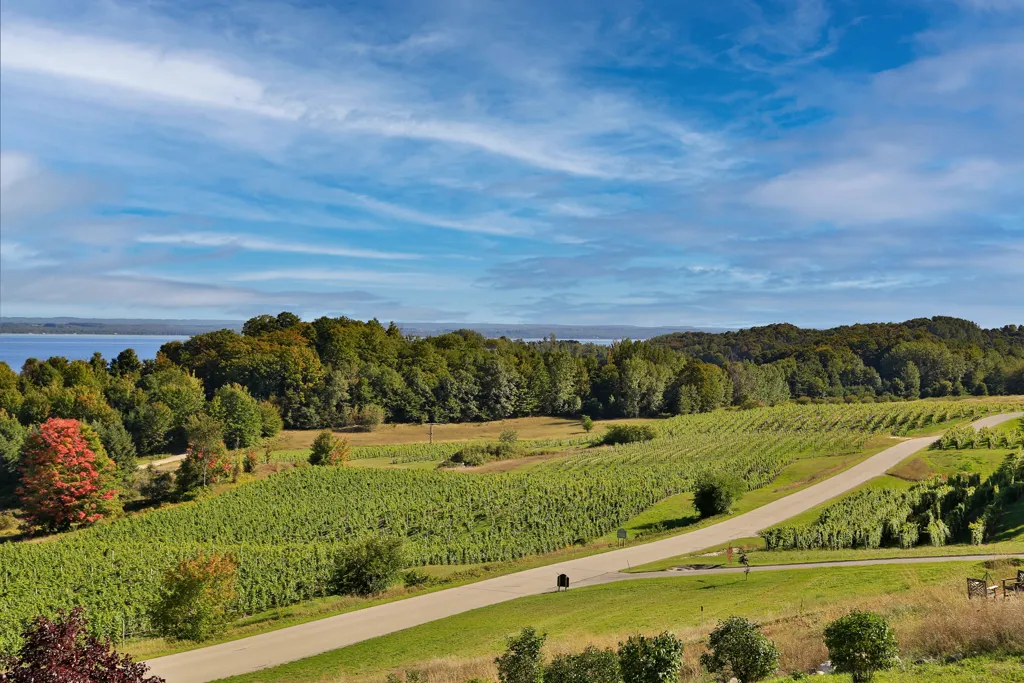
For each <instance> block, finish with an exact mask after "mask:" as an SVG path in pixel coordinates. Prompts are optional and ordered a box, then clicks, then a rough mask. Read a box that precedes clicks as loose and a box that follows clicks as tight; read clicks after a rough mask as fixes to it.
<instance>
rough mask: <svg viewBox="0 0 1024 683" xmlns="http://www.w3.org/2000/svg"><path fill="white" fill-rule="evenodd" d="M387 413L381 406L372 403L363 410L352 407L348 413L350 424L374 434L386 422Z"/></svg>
mask: <svg viewBox="0 0 1024 683" xmlns="http://www.w3.org/2000/svg"><path fill="white" fill-rule="evenodd" d="M386 415H387V414H386V412H385V411H384V409H383V408H381V407H380V406H379V405H376V404H374V403H370V404H368V405H365V406H363V407H362V408H356V407H354V406H353V407H352V409H351V410H349V413H348V423H349V424H350V425H352V426H354V427H358V428H359V429H361V430H362V431H364V432H372V431H373V430H375V429H377V427H379V426H380V425H381V424H383V422H384V418H385V417H386Z"/></svg>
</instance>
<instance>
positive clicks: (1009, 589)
mask: <svg viewBox="0 0 1024 683" xmlns="http://www.w3.org/2000/svg"><path fill="white" fill-rule="evenodd" d="M1021 594H1024V569H1018V570H1017V578H1015V579H1003V597H1004V598H1008V597H1010V596H1011V595H1014V596H1016V595H1021Z"/></svg>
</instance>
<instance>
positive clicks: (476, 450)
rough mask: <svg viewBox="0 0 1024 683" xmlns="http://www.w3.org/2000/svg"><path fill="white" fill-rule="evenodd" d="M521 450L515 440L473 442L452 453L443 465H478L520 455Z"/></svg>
mask: <svg viewBox="0 0 1024 683" xmlns="http://www.w3.org/2000/svg"><path fill="white" fill-rule="evenodd" d="M519 452H520V451H519V446H518V445H516V443H515V442H509V441H499V442H498V443H488V444H480V443H471V444H469V445H467V446H464V447H463V448H461V449H459V450H458V451H456V452H455V453H454V454H452V456H451V457H450V458H448V460H446V461H445V462H443V463H441V466H442V467H446V466H451V465H465V466H466V467H478V466H480V465H483V464H485V463H488V462H491V461H492V460H508V459H509V458H514V457H516V456H517V455H519Z"/></svg>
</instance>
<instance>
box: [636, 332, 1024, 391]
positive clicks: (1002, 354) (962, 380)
mask: <svg viewBox="0 0 1024 683" xmlns="http://www.w3.org/2000/svg"><path fill="white" fill-rule="evenodd" d="M654 342H655V343H657V344H659V345H662V346H666V347H668V348H671V349H674V350H678V351H681V352H683V353H685V354H687V355H688V356H690V357H693V358H699V359H701V360H703V361H706V362H709V363H714V364H717V365H720V366H727V365H729V364H730V363H740V362H744V363H745V362H752V363H755V364H757V365H769V364H770V365H776V366H778V367H780V368H782V369H783V371H784V372H785V374H786V379H787V383H788V384H789V391H790V393H791V394H792V395H793V396H807V397H829V396H845V395H850V394H854V395H873V396H881V395H885V394H891V395H894V396H901V397H905V398H926V397H931V396H951V395H955V396H961V395H967V394H973V395H976V396H984V395H988V394H995V395H1006V394H1020V393H1024V325H1020V326H1019V325H1006V326H1004V327H1002V328H998V329H983V328H982V327H980V326H978V325H977V324H975V323H973V322H971V321H969V320H962V319H959V318H950V317H942V316H937V317H933V318H916V319H914V320H908V321H906V322H902V323H871V324H863V325H846V326H842V327H835V328H832V329H827V330H816V329H801V328H799V327H796V326H794V325H788V324H779V325H768V326H764V327H752V328H750V329H745V330H738V331H735V332H724V333H714V334H713V333H706V332H677V333H674V334H671V335H667V336H664V337H659V338H657V339H655V340H654Z"/></svg>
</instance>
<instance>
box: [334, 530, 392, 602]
mask: <svg viewBox="0 0 1024 683" xmlns="http://www.w3.org/2000/svg"><path fill="white" fill-rule="evenodd" d="M404 565H405V550H404V548H403V545H402V540H401V539H399V538H378V537H371V538H367V539H365V540H363V541H360V542H359V543H356V544H354V545H352V546H349V547H348V548H346V549H344V550H342V551H341V552H340V553H338V556H337V558H336V559H335V563H334V577H333V580H332V582H331V583H332V588H333V590H334V592H335V593H337V594H338V595H377V594H379V593H383V592H384V591H386V590H387V589H388V587H389V586H390V585H391V584H392V583H394V582H395V580H396V579H397V578H398V573H399V572H400V571H401V570H402V567H403V566H404Z"/></svg>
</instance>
